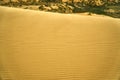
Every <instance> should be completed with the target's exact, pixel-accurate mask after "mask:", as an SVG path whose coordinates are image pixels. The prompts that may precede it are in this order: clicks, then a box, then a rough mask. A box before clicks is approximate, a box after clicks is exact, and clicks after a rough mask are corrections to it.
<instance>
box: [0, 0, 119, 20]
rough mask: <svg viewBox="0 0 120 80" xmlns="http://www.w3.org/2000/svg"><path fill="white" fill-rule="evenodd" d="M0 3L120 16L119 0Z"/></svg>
mask: <svg viewBox="0 0 120 80" xmlns="http://www.w3.org/2000/svg"><path fill="white" fill-rule="evenodd" d="M0 5H2V6H9V7H20V8H24V9H33V10H44V11H50V12H59V13H83V12H89V15H91V14H92V13H95V14H104V15H108V16H111V17H115V18H120V0H79V1H76V0H67V1H66V0H0Z"/></svg>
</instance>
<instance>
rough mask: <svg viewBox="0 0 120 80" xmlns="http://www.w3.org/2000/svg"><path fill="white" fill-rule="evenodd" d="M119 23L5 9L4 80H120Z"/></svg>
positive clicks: (0, 36)
mask: <svg viewBox="0 0 120 80" xmlns="http://www.w3.org/2000/svg"><path fill="white" fill-rule="evenodd" d="M119 73H120V19H114V18H110V17H105V16H104V17H100V16H82V15H75V14H59V13H49V12H41V11H31V10H24V9H16V8H7V7H0V78H1V79H0V80H118V78H119V77H120V74H119Z"/></svg>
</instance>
